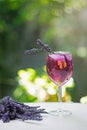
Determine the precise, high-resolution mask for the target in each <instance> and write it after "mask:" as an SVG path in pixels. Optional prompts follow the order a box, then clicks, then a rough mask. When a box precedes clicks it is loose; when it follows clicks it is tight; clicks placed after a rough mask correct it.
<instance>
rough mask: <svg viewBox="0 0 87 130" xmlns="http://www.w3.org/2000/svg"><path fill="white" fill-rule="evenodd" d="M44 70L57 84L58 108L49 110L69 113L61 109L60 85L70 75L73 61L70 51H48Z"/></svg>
mask: <svg viewBox="0 0 87 130" xmlns="http://www.w3.org/2000/svg"><path fill="white" fill-rule="evenodd" d="M46 70H47V74H48V76H49V78H50V79H51V80H52V82H54V83H55V84H56V85H57V86H58V91H59V93H58V100H59V108H58V109H57V110H53V111H51V114H54V115H61V114H62V115H70V114H71V112H70V111H68V110H62V108H61V103H62V86H63V85H64V84H65V83H67V82H68V81H69V80H70V78H71V77H72V72H73V62H72V54H71V53H70V52H60V51H59V52H53V53H48V56H47V60H46Z"/></svg>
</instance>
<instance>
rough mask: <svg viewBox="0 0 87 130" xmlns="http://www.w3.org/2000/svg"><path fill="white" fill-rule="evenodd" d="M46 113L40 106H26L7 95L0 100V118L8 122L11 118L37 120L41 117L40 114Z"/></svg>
mask: <svg viewBox="0 0 87 130" xmlns="http://www.w3.org/2000/svg"><path fill="white" fill-rule="evenodd" d="M43 113H44V114H47V112H46V111H45V109H40V106H28V105H25V104H23V103H20V102H17V101H14V100H12V99H11V98H10V97H9V96H6V97H4V98H3V99H2V100H1V101H0V120H2V121H3V122H10V121H11V120H15V119H21V120H23V121H24V120H37V121H40V120H42V119H43V117H42V115H41V114H43Z"/></svg>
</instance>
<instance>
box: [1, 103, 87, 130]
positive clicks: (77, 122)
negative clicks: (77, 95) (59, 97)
mask: <svg viewBox="0 0 87 130" xmlns="http://www.w3.org/2000/svg"><path fill="white" fill-rule="evenodd" d="M29 105H30V106H38V105H40V106H41V108H45V109H46V111H50V110H52V109H54V110H55V109H56V108H58V103H29ZM62 108H63V109H67V110H69V111H71V112H72V115H71V116H53V115H50V114H48V115H44V116H43V120H42V121H30V120H28V121H26V122H23V121H18V120H15V121H11V122H9V123H3V122H2V121H1V120H0V130H87V104H80V103H63V104H62Z"/></svg>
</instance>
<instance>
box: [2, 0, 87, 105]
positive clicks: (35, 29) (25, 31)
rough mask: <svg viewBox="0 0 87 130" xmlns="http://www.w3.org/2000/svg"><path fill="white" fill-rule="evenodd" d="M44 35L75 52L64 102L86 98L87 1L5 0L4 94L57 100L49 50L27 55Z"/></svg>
mask: <svg viewBox="0 0 87 130" xmlns="http://www.w3.org/2000/svg"><path fill="white" fill-rule="evenodd" d="M38 38H40V39H41V40H42V41H44V43H47V44H48V45H49V46H50V47H51V48H52V49H53V50H55V51H70V52H71V53H72V54H73V62H74V72H73V78H72V79H71V81H70V83H68V84H66V86H65V87H64V90H63V92H64V93H63V101H74V102H82V103H87V97H86V95H87V1H86V0H0V98H2V97H4V96H6V95H10V96H12V97H13V98H14V99H17V100H19V101H22V102H34V101H57V100H58V98H57V93H58V90H57V87H56V86H55V85H54V84H53V83H52V82H51V81H50V80H49V78H48V76H47V74H46V70H45V63H46V55H47V54H46V53H45V52H40V53H37V54H35V55H24V51H25V50H26V49H30V48H33V47H36V40H37V39H38Z"/></svg>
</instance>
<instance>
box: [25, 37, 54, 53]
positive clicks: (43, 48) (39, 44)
mask: <svg viewBox="0 0 87 130" xmlns="http://www.w3.org/2000/svg"><path fill="white" fill-rule="evenodd" d="M36 44H37V45H38V46H40V47H41V48H32V49H30V50H26V51H25V52H24V54H28V55H29V54H33V53H36V52H39V51H42V50H45V51H46V52H48V53H53V51H52V50H51V48H50V47H49V46H48V44H44V43H43V42H42V41H41V40H40V39H37V41H36Z"/></svg>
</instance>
